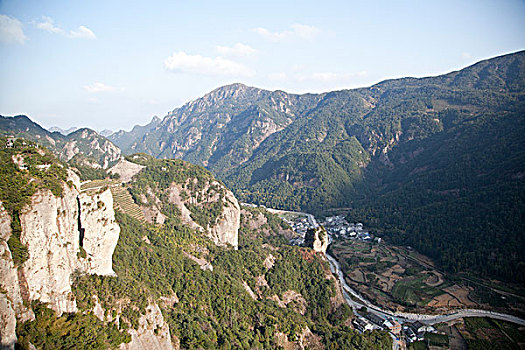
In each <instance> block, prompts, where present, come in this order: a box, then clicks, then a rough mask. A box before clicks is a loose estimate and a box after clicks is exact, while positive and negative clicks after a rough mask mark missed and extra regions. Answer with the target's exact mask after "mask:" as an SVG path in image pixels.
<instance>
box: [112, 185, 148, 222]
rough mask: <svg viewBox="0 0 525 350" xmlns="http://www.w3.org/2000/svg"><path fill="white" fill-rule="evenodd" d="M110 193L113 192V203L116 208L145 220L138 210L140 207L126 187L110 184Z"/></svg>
mask: <svg viewBox="0 0 525 350" xmlns="http://www.w3.org/2000/svg"><path fill="white" fill-rule="evenodd" d="M111 193H112V194H113V205H114V206H115V208H116V209H119V210H120V211H122V212H123V213H126V214H128V215H129V216H131V217H133V218H135V219H137V220H139V221H142V222H145V221H146V220H145V219H144V215H143V214H142V210H140V207H139V206H138V205H137V204H136V203H135V202H134V201H133V198H132V197H131V194H129V192H128V191H127V189H126V188H124V187H122V186H112V187H111Z"/></svg>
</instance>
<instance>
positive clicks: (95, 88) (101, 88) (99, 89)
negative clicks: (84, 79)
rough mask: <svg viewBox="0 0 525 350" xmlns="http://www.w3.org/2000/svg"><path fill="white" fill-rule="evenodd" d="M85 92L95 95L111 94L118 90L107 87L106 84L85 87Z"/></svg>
mask: <svg viewBox="0 0 525 350" xmlns="http://www.w3.org/2000/svg"><path fill="white" fill-rule="evenodd" d="M84 90H86V91H87V92H89V93H92V94H95V93H98V92H111V91H115V90H117V88H115V87H114V86H110V85H106V84H104V83H99V82H97V83H93V84H91V85H85V86H84Z"/></svg>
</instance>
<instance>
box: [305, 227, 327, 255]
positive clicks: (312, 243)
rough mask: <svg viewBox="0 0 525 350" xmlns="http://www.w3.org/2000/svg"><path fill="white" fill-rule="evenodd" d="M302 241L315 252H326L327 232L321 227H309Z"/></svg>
mask: <svg viewBox="0 0 525 350" xmlns="http://www.w3.org/2000/svg"><path fill="white" fill-rule="evenodd" d="M304 243H305V245H306V246H307V247H310V248H312V249H313V250H315V251H316V252H321V253H323V254H324V253H326V249H327V248H328V233H327V232H326V230H325V229H324V228H323V227H318V228H315V229H309V230H308V231H307V232H306V237H305V239H304Z"/></svg>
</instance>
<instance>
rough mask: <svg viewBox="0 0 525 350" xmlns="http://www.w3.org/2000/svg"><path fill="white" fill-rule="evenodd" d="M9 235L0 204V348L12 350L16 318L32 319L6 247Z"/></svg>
mask: <svg viewBox="0 0 525 350" xmlns="http://www.w3.org/2000/svg"><path fill="white" fill-rule="evenodd" d="M10 235H11V218H10V216H9V215H8V214H7V212H6V211H5V210H4V206H3V205H2V203H1V202H0V276H2V278H1V279H0V286H1V288H0V347H1V348H7V349H12V348H14V344H15V341H16V317H17V316H18V318H19V319H20V320H21V321H27V320H31V319H33V318H34V315H33V312H32V311H31V310H30V309H28V308H26V307H25V305H24V303H23V299H22V293H21V290H20V283H19V280H18V273H17V270H16V267H15V264H14V262H13V258H12V256H11V251H10V250H9V246H8V245H7V240H8V239H9V236H10Z"/></svg>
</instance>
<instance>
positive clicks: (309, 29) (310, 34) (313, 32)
mask: <svg viewBox="0 0 525 350" xmlns="http://www.w3.org/2000/svg"><path fill="white" fill-rule="evenodd" d="M292 29H293V33H294V34H295V35H296V36H298V37H300V38H302V39H306V40H311V39H314V38H315V37H316V36H317V35H318V34H319V32H320V30H319V29H318V28H316V27H314V26H308V25H306V24H294V25H292Z"/></svg>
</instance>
